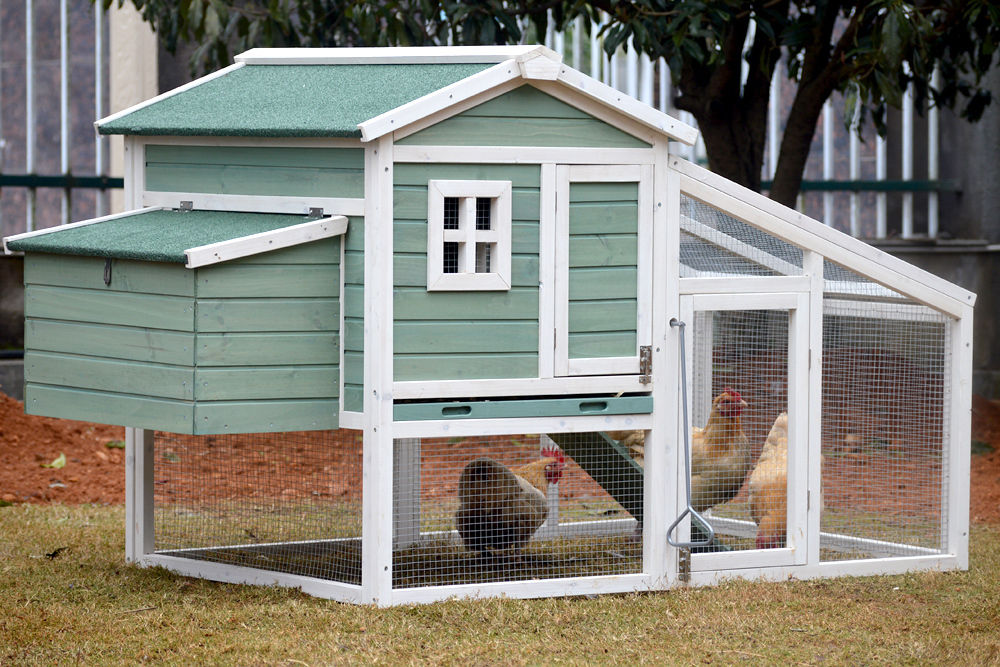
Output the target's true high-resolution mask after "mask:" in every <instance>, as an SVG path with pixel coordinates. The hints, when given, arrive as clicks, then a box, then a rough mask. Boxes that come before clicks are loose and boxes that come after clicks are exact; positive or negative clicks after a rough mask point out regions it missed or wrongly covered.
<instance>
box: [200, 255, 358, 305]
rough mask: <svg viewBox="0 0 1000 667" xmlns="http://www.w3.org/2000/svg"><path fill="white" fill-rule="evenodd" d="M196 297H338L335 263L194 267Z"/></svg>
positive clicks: (337, 276)
mask: <svg viewBox="0 0 1000 667" xmlns="http://www.w3.org/2000/svg"><path fill="white" fill-rule="evenodd" d="M197 274H198V275H197V285H198V298H199V299H205V298H220V297H258V298H263V297H330V298H334V297H335V298H337V299H339V298H340V268H339V267H338V266H337V265H336V264H303V265H296V264H258V265H230V264H228V263H225V264H216V265H212V266H210V267H204V268H200V269H198V270H197Z"/></svg>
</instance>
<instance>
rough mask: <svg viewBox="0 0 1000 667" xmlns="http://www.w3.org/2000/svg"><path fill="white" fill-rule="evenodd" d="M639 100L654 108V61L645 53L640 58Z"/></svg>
mask: <svg viewBox="0 0 1000 667" xmlns="http://www.w3.org/2000/svg"><path fill="white" fill-rule="evenodd" d="M639 99H640V100H642V101H643V102H645V103H646V104H648V105H649V106H653V61H652V60H650V59H649V56H648V55H646V54H645V53H643V54H641V55H640V56H639Z"/></svg>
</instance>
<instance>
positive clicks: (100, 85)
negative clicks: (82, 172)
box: [94, 2, 108, 218]
mask: <svg viewBox="0 0 1000 667" xmlns="http://www.w3.org/2000/svg"><path fill="white" fill-rule="evenodd" d="M104 16H105V14H104V4H103V3H101V2H96V3H94V118H95V119H101V118H104V86H105V82H104ZM106 141H107V140H106V139H105V138H104V137H102V136H101V135H100V134H97V133H96V132H95V133H94V171H95V173H96V174H97V175H99V176H107V171H108V165H107V152H106V151H105V150H104V145H105V142H106ZM107 212H108V191H107V190H98V191H97V204H96V210H95V211H94V217H98V218H99V217H101V216H102V215H106V214H107Z"/></svg>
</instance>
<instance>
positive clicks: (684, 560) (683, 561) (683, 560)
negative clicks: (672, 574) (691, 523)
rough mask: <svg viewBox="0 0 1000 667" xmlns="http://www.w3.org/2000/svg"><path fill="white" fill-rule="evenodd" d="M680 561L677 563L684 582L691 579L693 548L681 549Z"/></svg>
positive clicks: (680, 577) (679, 574) (679, 576)
mask: <svg viewBox="0 0 1000 667" xmlns="http://www.w3.org/2000/svg"><path fill="white" fill-rule="evenodd" d="M679 556H680V561H679V562H678V564H677V569H678V573H677V574H678V578H679V579H680V580H681V581H683V582H689V581H691V550H690V549H681V550H680V554H679Z"/></svg>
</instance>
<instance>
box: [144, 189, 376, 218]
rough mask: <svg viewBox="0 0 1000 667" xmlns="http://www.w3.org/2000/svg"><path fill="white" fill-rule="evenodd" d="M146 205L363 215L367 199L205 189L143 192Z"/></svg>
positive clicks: (240, 210)
mask: <svg viewBox="0 0 1000 667" xmlns="http://www.w3.org/2000/svg"><path fill="white" fill-rule="evenodd" d="M142 201H143V202H144V204H145V205H146V206H154V207H158V208H177V207H178V206H180V203H181V202H182V201H189V202H191V206H192V207H193V208H195V209H196V210H201V211H239V212H244V213H287V214H291V215H306V214H307V213H309V210H310V209H313V208H319V209H322V210H323V213H324V214H326V215H357V216H360V215H364V214H365V200H364V199H360V198H353V197H352V198H348V197H281V196H274V195H221V194H213V193H206V192H157V191H150V190H147V191H145V192H143V193H142Z"/></svg>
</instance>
